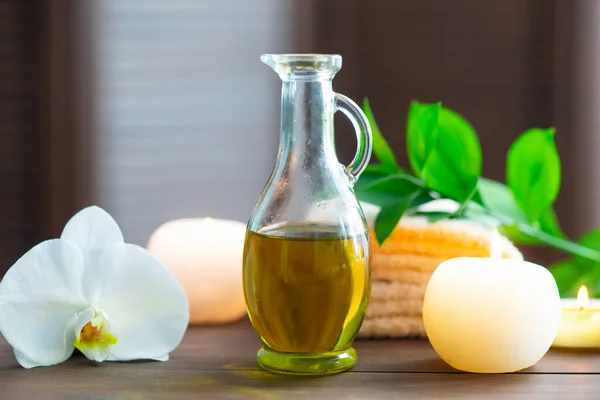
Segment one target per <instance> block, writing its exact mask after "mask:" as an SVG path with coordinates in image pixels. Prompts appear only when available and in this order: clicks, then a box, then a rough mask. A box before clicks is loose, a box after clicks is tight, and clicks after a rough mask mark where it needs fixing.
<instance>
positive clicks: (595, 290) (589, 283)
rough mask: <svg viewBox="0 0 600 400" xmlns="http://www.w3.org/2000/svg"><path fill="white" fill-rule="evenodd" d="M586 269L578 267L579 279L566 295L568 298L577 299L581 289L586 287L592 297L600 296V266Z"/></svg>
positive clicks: (596, 265) (594, 265) (593, 265)
mask: <svg viewBox="0 0 600 400" xmlns="http://www.w3.org/2000/svg"><path fill="white" fill-rule="evenodd" d="M585 268H586V267H583V266H582V267H578V268H577V269H578V272H579V274H580V275H579V277H578V278H577V280H576V281H575V282H574V283H573V285H572V286H571V288H570V289H569V290H568V291H567V292H566V293H565V294H566V295H567V296H568V297H577V293H578V292H579V288H580V287H581V286H585V287H586V288H587V290H588V293H589V296H590V297H598V296H599V295H600V265H598V264H592V266H588V267H587V268H588V269H587V271H586V269H585Z"/></svg>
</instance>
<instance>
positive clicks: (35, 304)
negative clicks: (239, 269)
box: [0, 207, 189, 368]
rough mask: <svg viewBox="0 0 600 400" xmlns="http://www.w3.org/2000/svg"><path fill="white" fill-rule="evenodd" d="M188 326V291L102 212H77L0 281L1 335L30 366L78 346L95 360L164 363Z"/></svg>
mask: <svg viewBox="0 0 600 400" xmlns="http://www.w3.org/2000/svg"><path fill="white" fill-rule="evenodd" d="M188 321H189V304H188V300H187V297H186V295H185V292H184V291H183V289H182V287H181V285H180V284H179V283H178V282H177V280H176V278H175V276H174V275H173V273H172V272H171V271H170V270H169V269H167V267H166V266H165V265H164V264H162V263H161V262H160V261H159V260H158V259H156V258H155V257H154V256H153V255H151V254H150V253H149V252H148V251H146V250H145V249H143V248H141V247H139V246H135V245H132V244H126V243H124V241H123V234H122V233H121V230H120V229H119V226H118V225H117V223H116V222H115V221H114V220H113V219H112V217H111V216H110V215H109V214H108V213H107V212H105V211H104V210H102V209H101V208H98V207H88V208H85V209H83V210H82V211H80V212H79V213H77V214H76V215H75V216H74V217H73V218H71V220H70V221H69V222H68V223H67V225H66V226H65V228H64V230H63V232H62V235H61V237H60V239H53V240H48V241H45V242H42V243H40V244H38V245H37V246H35V247H34V248H32V249H31V250H29V251H28V252H27V253H26V254H25V255H23V256H22V257H21V258H20V259H19V260H18V261H17V262H16V263H15V264H14V265H13V266H12V267H11V268H10V269H9V270H8V272H7V273H6V275H5V276H4V279H3V280H2V282H0V331H1V332H2V335H3V336H4V338H5V339H6V340H7V341H8V343H10V345H11V346H12V347H13V349H14V352H15V356H16V358H17V361H18V362H19V364H21V365H22V366H23V367H25V368H32V367H38V366H46V365H54V364H58V363H61V362H63V361H65V360H66V359H68V358H69V357H70V356H71V354H72V353H73V350H74V348H77V349H79V350H80V351H81V352H82V353H83V354H84V355H85V356H86V357H87V358H89V359H90V360H93V361H98V362H100V361H105V360H111V361H128V360H135V359H149V360H161V361H165V360H167V359H168V357H169V353H170V352H171V351H172V350H173V349H174V348H175V347H177V345H178V344H179V342H180V341H181V339H182V337H183V334H184V333H185V330H186V328H187V325H188Z"/></svg>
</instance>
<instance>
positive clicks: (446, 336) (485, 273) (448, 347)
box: [423, 232, 560, 373]
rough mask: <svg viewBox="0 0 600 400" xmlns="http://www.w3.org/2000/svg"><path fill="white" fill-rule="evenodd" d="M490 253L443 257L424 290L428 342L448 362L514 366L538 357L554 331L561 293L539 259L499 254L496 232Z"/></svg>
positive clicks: (469, 366) (469, 367)
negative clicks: (513, 258) (521, 259)
mask: <svg viewBox="0 0 600 400" xmlns="http://www.w3.org/2000/svg"><path fill="white" fill-rule="evenodd" d="M491 247H492V249H491V257H490V258H467V257H459V258H454V259H451V260H448V261H445V262H443V263H442V264H440V266H439V267H438V268H437V269H436V270H435V272H434V273H433V275H432V277H431V280H430V281H429V284H428V286H427V290H426V292H425V300H424V303H423V322H424V324H425V330H426V332H427V336H428V337H429V340H430V342H431V345H432V346H433V348H434V349H435V351H436V352H437V353H438V354H439V356H440V357H441V358H442V359H443V360H444V361H446V362H447V363H448V364H450V365H451V366H452V367H454V368H456V369H459V370H462V371H467V372H481V373H502V372H514V371H518V370H521V369H524V368H527V367H530V366H532V365H534V364H535V363H537V362H538V361H539V360H540V358H542V357H543V356H544V354H545V353H546V352H547V351H548V349H549V348H550V345H551V344H552V341H553V340H554V338H555V337H556V332H557V330H558V322H559V319H560V312H559V304H560V298H559V294H558V288H557V286H556V282H555V281H554V278H553V277H552V275H551V274H550V272H548V270H547V269H546V268H544V267H542V266H540V265H537V264H533V263H530V262H526V261H519V260H511V259H503V258H502V255H501V252H500V248H499V247H500V242H499V236H498V233H497V232H494V238H493V240H492V245H491Z"/></svg>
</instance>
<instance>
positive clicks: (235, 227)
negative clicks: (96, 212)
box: [148, 218, 246, 324]
mask: <svg viewBox="0 0 600 400" xmlns="http://www.w3.org/2000/svg"><path fill="white" fill-rule="evenodd" d="M245 234H246V225H245V224H243V223H241V222H238V221H228V220H222V219H212V218H203V219H202V218H190V219H180V220H176V221H170V222H167V223H165V224H163V225H162V226H160V227H159V228H158V229H157V230H156V231H155V232H154V233H153V234H152V236H151V237H150V241H149V242H148V250H149V251H150V252H151V253H153V254H154V255H155V256H156V257H158V259H160V260H161V261H162V262H164V263H165V264H166V265H167V267H169V268H170V269H171V270H172V271H173V273H174V274H175V277H177V279H178V281H179V283H181V285H182V286H183V289H184V290H185V292H186V294H187V296H188V300H189V302H190V322H191V323H196V324H199V323H225V322H231V321H234V320H237V319H239V318H240V317H242V316H243V315H245V314H246V305H245V303H244V291H243V286H242V254H243V248H244V238H245Z"/></svg>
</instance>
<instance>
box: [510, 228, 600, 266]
mask: <svg viewBox="0 0 600 400" xmlns="http://www.w3.org/2000/svg"><path fill="white" fill-rule="evenodd" d="M516 225H517V228H518V229H519V230H520V231H521V232H522V233H523V234H524V235H527V236H530V237H532V238H536V239H538V240H540V241H541V242H543V243H545V244H547V245H550V246H552V247H554V248H557V249H559V250H562V251H564V252H567V253H571V254H573V255H577V256H579V257H581V258H582V259H584V260H588V261H592V262H600V251H598V250H595V249H592V248H589V247H587V246H582V245H581V244H579V243H575V242H571V241H570V240H567V239H563V238H561V237H558V236H554V235H551V234H549V233H546V232H544V231H542V230H540V229H537V228H535V227H533V226H530V225H527V224H520V223H516Z"/></svg>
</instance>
